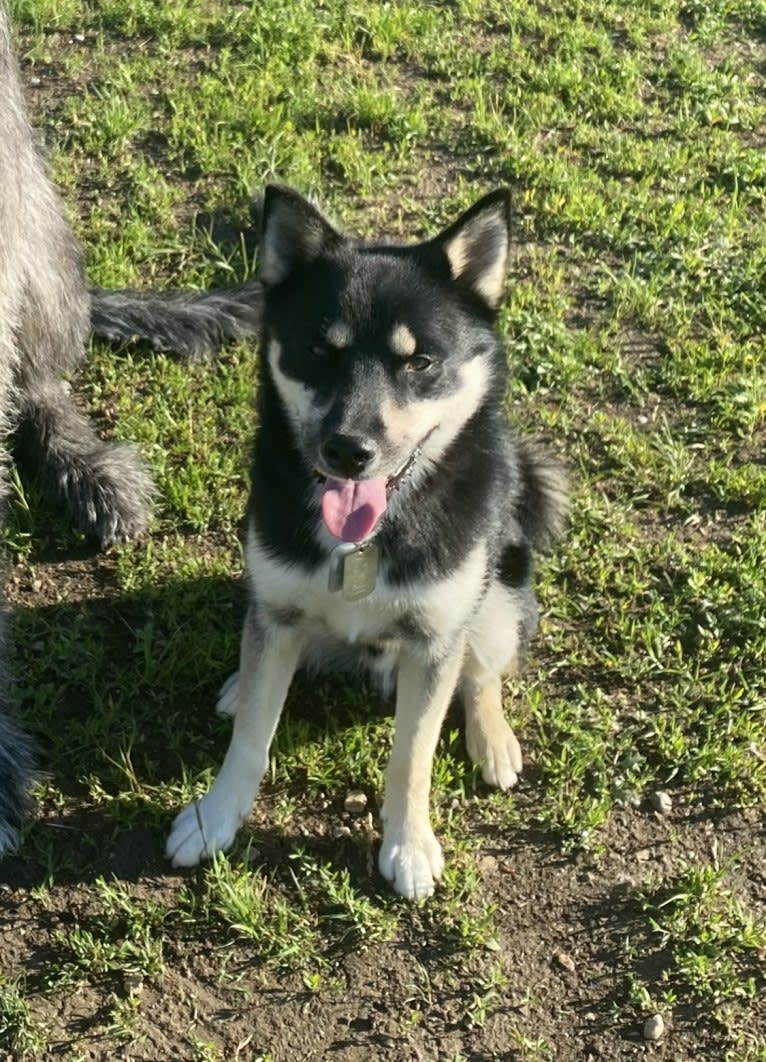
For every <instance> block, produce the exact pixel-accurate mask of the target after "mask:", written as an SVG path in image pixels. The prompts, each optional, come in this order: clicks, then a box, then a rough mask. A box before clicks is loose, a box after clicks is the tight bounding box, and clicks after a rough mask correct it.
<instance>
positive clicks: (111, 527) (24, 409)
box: [16, 382, 154, 547]
mask: <svg viewBox="0 0 766 1062" xmlns="http://www.w3.org/2000/svg"><path fill="white" fill-rule="evenodd" d="M22 394H23V397H22V403H21V413H22V419H21V422H20V425H19V429H18V432H17V442H16V449H17V453H18V455H19V457H20V458H21V459H22V461H28V462H30V463H31V464H32V465H33V466H34V467H35V469H36V470H37V471H38V473H39V474H40V476H41V479H42V481H43V483H44V484H45V485H46V487H47V488H48V489H49V490H50V491H51V493H52V494H54V495H56V496H57V497H58V498H60V499H61V500H62V501H63V502H64V503H65V504H66V506H67V508H68V509H69V510H70V512H71V514H72V517H73V519H74V521H75V524H76V525H77V527H78V528H79V529H80V530H81V531H84V532H85V533H86V534H89V535H94V536H95V537H96V538H97V539H98V540H99V542H100V543H101V546H102V547H107V546H109V545H111V544H112V543H114V542H121V541H125V540H126V539H129V538H135V537H136V536H138V535H140V534H142V533H143V532H144V531H145V530H146V527H147V524H148V520H149V502H150V499H151V498H152V495H153V494H154V486H153V484H152V481H151V479H150V478H149V475H148V474H147V472H146V471H145V469H144V466H143V463H142V462H141V459H140V458H139V456H138V453H137V450H136V448H135V446H132V445H131V444H130V443H118V442H106V441H105V440H103V439H100V438H99V437H98V435H97V434H96V432H95V430H94V429H93V426H92V424H91V422H90V421H89V420H88V418H87V417H86V416H84V415H83V414H82V413H80V411H79V410H78V409H77V407H76V406H75V404H74V401H73V399H72V396H71V394H70V393H69V390H68V388H67V386H66V384H64V383H63V382H59V383H58V385H57V386H55V388H54V389H50V390H48V389H42V388H40V387H37V386H29V387H27V388H25V389H24V391H23V393H22Z"/></svg>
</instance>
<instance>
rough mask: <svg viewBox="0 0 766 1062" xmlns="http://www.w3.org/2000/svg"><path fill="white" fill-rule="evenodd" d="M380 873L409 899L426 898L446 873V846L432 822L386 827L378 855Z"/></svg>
mask: <svg viewBox="0 0 766 1062" xmlns="http://www.w3.org/2000/svg"><path fill="white" fill-rule="evenodd" d="M378 866H379V867H380V872H381V874H382V875H383V877H384V878H386V880H387V881H390V882H391V884H392V885H393V887H394V890H395V891H396V892H398V893H399V895H400V896H404V898H405V899H406V900H424V899H425V898H426V897H427V896H430V895H431V893H432V892H433V891H434V885H435V883H436V882H437V881H438V880H439V878H440V877H441V876H442V870H443V869H444V856H443V855H442V848H441V845H440V844H439V842H438V841H437V840H436V837H435V836H434V833H433V830H432V829H431V827H430V826H429V825H427V824H426V825H425V826H424V827H421V828H420V829H409V830H408V829H406V828H405V829H401V830H393V829H390V830H389V829H386V830H385V831H384V833H383V843H382V844H381V846H380V855H379V856H378Z"/></svg>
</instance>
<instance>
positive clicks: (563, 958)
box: [554, 951, 575, 973]
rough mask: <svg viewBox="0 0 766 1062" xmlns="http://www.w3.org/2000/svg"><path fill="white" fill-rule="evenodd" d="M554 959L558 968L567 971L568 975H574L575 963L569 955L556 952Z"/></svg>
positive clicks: (563, 952)
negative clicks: (561, 967)
mask: <svg viewBox="0 0 766 1062" xmlns="http://www.w3.org/2000/svg"><path fill="white" fill-rule="evenodd" d="M554 958H555V959H556V962H557V963H558V964H559V966H563V967H564V969H565V970H569V972H570V973H574V970H575V961H574V959H573V958H572V956H571V955H569V954H568V953H567V952H565V951H557V952H556V954H555V956H554Z"/></svg>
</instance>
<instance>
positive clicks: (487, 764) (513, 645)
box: [460, 580, 537, 789]
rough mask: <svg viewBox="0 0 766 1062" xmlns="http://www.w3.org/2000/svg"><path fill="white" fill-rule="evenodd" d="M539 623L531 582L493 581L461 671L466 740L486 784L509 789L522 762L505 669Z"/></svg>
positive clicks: (516, 661)
mask: <svg viewBox="0 0 766 1062" xmlns="http://www.w3.org/2000/svg"><path fill="white" fill-rule="evenodd" d="M536 625H537V604H536V601H535V597H534V594H533V592H532V590H531V588H529V587H528V586H525V587H516V588H510V587H508V586H506V585H504V584H503V583H502V582H501V581H500V580H495V581H494V582H493V583H492V584H491V585H490V587H489V590H488V591H487V595H486V597H485V598H484V601H483V603H482V606H481V608H480V609H479V612H478V614H477V615H476V616H475V617H474V620H473V624H472V628H471V632H470V634H469V636H468V651H467V652H466V657H465V663H464V665H463V671H462V674H461V677H460V696H461V700H462V701H463V706H464V708H465V743H466V748H467V749H468V755H469V756H470V758H471V760H472V761H473V763H475V764H476V765H477V766H478V767H480V768H481V774H482V778H483V779H484V781H485V782H487V784H488V785H493V786H497V788H499V789H510V788H511V786H514V785H515V784H516V782H517V781H518V777H519V774H520V773H521V768H522V757H521V748H520V746H519V742H518V741H517V739H516V735H515V734H514V732H513V730H512V729H511V728H510V726H509V725H508V722H507V720H506V718H505V715H504V713H503V695H502V680H501V676H502V675H507V674H512V673H513V672H514V671H515V670H516V669H517V668H518V665H519V662H520V658H521V656H522V654H523V650H524V648H525V646H526V643H527V642H528V641H529V638H530V637H531V635H532V632H533V631H534V628H535V626H536Z"/></svg>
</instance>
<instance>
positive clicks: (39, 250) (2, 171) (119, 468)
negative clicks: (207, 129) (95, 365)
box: [0, 3, 152, 851]
mask: <svg viewBox="0 0 766 1062" xmlns="http://www.w3.org/2000/svg"><path fill="white" fill-rule="evenodd" d="M88 318H89V298H88V292H87V289H86V286H85V279H84V274H83V267H82V258H81V254H80V249H79V247H78V245H77V242H76V240H75V238H74V236H73V235H72V232H71V231H70V229H69V226H68V225H67V223H66V220H65V218H64V214H63V211H62V208H61V204H60V202H59V199H58V196H57V195H56V192H55V190H54V188H53V186H52V184H51V182H50V180H49V178H48V174H47V171H46V167H45V164H44V162H43V160H42V156H41V154H40V152H39V150H38V148H37V145H36V143H35V138H34V135H33V133H32V130H31V128H30V125H29V121H28V119H27V114H26V110H25V107H24V101H23V97H22V93H21V87H20V83H19V76H18V70H17V67H16V63H15V61H14V57H13V54H12V51H11V43H10V35H9V27H8V19H7V15H6V12H5V9H4V7H3V6H2V4H1V3H0V440H4V439H6V438H7V436H8V432H9V431H10V430H11V429H12V428H13V427H15V426H16V425H17V424H18V426H19V428H20V437H21V438H20V441H21V444H22V446H21V450H22V456H29V457H30V458H31V459H32V461H33V462H34V463H35V464H36V465H37V466H38V467H39V469H40V472H41V474H42V475H43V477H44V479H45V481H46V482H47V485H48V486H49V488H50V489H51V491H52V492H53V493H54V494H56V495H57V496H58V497H59V498H61V499H62V500H63V501H64V502H65V503H66V504H67V506H68V507H69V509H70V511H71V513H72V516H73V518H74V520H75V522H76V524H77V526H78V527H80V528H81V529H82V530H83V531H86V532H88V533H89V534H92V535H94V536H95V537H96V538H97V539H99V541H100V542H101V544H102V545H104V546H107V545H109V544H110V543H112V542H116V541H119V540H121V539H125V538H129V537H130V536H133V535H136V534H139V533H140V532H141V531H143V530H144V529H145V527H146V525H147V519H148V506H149V500H150V498H151V494H152V484H151V480H150V479H149V477H148V476H147V474H146V472H145V471H144V468H143V466H142V464H141V462H140V460H139V458H138V455H137V453H136V451H135V450H134V449H133V448H132V447H130V446H127V445H125V444H115V443H108V442H104V441H102V440H101V439H99V437H98V436H97V435H96V433H95V431H94V429H93V426H92V425H91V423H90V422H89V421H88V419H87V418H86V417H85V416H83V414H82V413H80V412H79V411H78V410H77V408H76V407H75V404H74V401H73V398H72V395H71V393H70V390H69V388H68V386H67V384H66V377H67V376H68V375H69V374H70V373H71V372H72V371H73V370H74V369H75V368H76V367H77V365H78V364H79V362H81V361H82V359H83V358H84V356H85V342H86V339H87V335H88V326H89V320H88ZM0 445H1V443H0ZM24 451H25V452H26V453H24ZM7 463H8V457H7V452H6V449H5V447H4V446H2V450H0V517H2V516H4V512H5V503H6V499H7V493H8V482H7V481H8V477H7ZM0 619H1V617H0ZM0 663H1V662H0ZM7 685H8V684H7V680H6V679H5V677H4V674H3V673H2V668H1V666H0V708H2V707H3V706H4V705H5V702H6V696H5V691H6V689H7ZM30 777H31V754H30V745H29V742H28V740H27V739H26V738H25V737H24V735H23V734H22V732H21V730H20V729H19V728H18V726H17V725H16V724H15V723H13V722H11V721H10V720H9V719H8V718H7V716H4V715H3V716H0V851H2V850H3V849H4V848H7V847H9V846H10V845H11V844H12V843H14V841H15V839H16V836H17V832H18V827H19V824H20V820H21V817H22V814H23V812H24V807H25V794H26V792H27V787H28V782H29V779H30Z"/></svg>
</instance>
